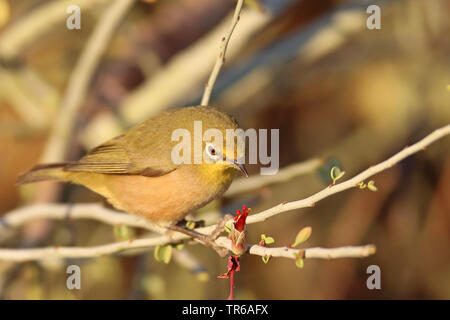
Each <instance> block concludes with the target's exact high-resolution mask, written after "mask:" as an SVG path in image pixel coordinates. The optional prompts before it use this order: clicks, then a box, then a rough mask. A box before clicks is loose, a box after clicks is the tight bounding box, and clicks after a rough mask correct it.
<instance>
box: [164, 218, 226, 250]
mask: <svg viewBox="0 0 450 320" xmlns="http://www.w3.org/2000/svg"><path fill="white" fill-rule="evenodd" d="M167 229H169V230H172V231H176V232H180V233H183V234H185V235H187V236H189V237H191V238H193V239H197V240H199V241H201V242H203V243H204V244H205V245H207V246H210V247H212V248H213V249H214V250H215V251H216V252H217V254H218V255H219V256H220V257H222V258H223V257H225V256H226V255H227V253H228V250H227V249H226V248H222V247H219V246H218V245H217V244H216V243H215V241H214V240H215V239H214V240H213V241H211V239H210V237H209V236H207V235H205V234H201V233H199V232H197V231H195V230H191V229H188V228H186V227H185V226H180V225H178V224H172V225H169V226H167Z"/></svg>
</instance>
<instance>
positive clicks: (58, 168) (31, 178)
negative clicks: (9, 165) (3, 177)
mask: <svg viewBox="0 0 450 320" xmlns="http://www.w3.org/2000/svg"><path fill="white" fill-rule="evenodd" d="M66 165H67V163H51V164H38V165H37V166H34V167H33V168H31V169H30V170H29V171H27V172H25V173H23V174H21V175H20V176H19V178H18V180H17V184H19V185H22V184H27V183H33V182H38V181H45V180H62V179H63V178H64V176H65V175H64V171H63V170H62V169H63V168H64V167H65V166H66Z"/></svg>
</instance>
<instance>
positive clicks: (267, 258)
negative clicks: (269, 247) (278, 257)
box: [261, 256, 270, 263]
mask: <svg viewBox="0 0 450 320" xmlns="http://www.w3.org/2000/svg"><path fill="white" fill-rule="evenodd" d="M261 259H262V261H263V262H264V263H267V262H269V260H270V256H264V257H261Z"/></svg>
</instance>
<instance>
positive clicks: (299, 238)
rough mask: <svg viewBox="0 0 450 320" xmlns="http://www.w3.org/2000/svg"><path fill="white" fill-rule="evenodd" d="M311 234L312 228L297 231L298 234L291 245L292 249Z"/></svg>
mask: <svg viewBox="0 0 450 320" xmlns="http://www.w3.org/2000/svg"><path fill="white" fill-rule="evenodd" d="M311 233H312V228H311V227H304V228H303V229H302V230H300V231H299V233H298V234H297V236H296V237H295V242H294V244H293V245H292V247H294V248H295V247H296V246H298V245H299V244H301V243H303V242H305V241H306V240H308V239H309V237H310V236H311Z"/></svg>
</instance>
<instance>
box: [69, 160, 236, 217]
mask: <svg viewBox="0 0 450 320" xmlns="http://www.w3.org/2000/svg"><path fill="white" fill-rule="evenodd" d="M92 175H97V176H96V177H95V179H94V177H93V176H92ZM201 177H202V175H200V174H195V172H193V171H192V169H189V168H188V167H182V166H180V167H179V168H178V169H177V170H174V171H172V172H170V173H168V174H166V175H163V176H160V177H144V176H138V175H105V174H93V173H90V174H89V177H88V178H87V176H86V174H78V175H77V176H76V177H75V176H73V177H72V179H71V180H72V181H73V182H75V183H79V184H83V185H85V186H86V187H88V188H90V189H91V190H93V191H95V192H97V193H99V194H101V195H103V196H104V197H106V198H107V199H108V201H109V202H110V203H111V204H112V205H113V206H114V207H116V208H117V209H120V210H123V211H126V212H130V213H134V214H138V215H141V216H144V217H145V218H147V219H148V220H150V221H152V222H154V223H158V224H160V225H166V224H168V223H173V222H176V221H178V220H181V219H183V218H184V217H185V216H186V215H187V214H189V213H191V212H193V211H195V210H196V209H198V208H200V207H202V206H204V205H206V204H207V203H208V202H210V201H212V200H213V199H214V198H216V197H218V196H220V195H222V194H223V193H224V192H225V191H226V189H228V187H229V185H230V183H231V180H232V176H230V177H229V178H228V177H225V179H224V177H218V179H217V183H215V181H214V180H209V181H207V182H205V181H204V180H205V179H201ZM218 181H220V182H218Z"/></svg>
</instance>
